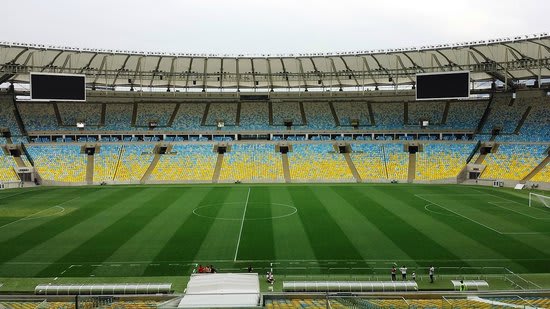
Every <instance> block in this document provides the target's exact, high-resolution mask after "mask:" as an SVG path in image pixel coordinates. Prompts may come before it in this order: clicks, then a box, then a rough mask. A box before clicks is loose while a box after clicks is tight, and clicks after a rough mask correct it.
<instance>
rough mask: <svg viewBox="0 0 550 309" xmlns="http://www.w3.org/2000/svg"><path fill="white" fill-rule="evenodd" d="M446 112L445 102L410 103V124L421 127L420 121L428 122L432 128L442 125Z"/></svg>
mask: <svg viewBox="0 0 550 309" xmlns="http://www.w3.org/2000/svg"><path fill="white" fill-rule="evenodd" d="M444 111H445V102H441V101H433V102H432V101H424V102H410V103H409V119H408V120H409V124H410V125H419V124H420V121H422V120H428V121H429V122H430V126H434V125H440V124H441V120H442V119H443V112H444Z"/></svg>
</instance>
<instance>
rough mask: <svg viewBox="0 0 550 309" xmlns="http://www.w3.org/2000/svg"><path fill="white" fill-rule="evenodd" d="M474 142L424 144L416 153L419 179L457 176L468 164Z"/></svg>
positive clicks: (417, 177)
mask: <svg viewBox="0 0 550 309" xmlns="http://www.w3.org/2000/svg"><path fill="white" fill-rule="evenodd" d="M473 149H474V144H424V151H423V152H417V153H416V177H415V179H417V180H438V179H448V178H456V176H457V175H458V173H459V172H460V171H461V170H462V168H464V166H465V165H466V159H467V158H468V156H469V155H470V153H471V152H472V150H473Z"/></svg>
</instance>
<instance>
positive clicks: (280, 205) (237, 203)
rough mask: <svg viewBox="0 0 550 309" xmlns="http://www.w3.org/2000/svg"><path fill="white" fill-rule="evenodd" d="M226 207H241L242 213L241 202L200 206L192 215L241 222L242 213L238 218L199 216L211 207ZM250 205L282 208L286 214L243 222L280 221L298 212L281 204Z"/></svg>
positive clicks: (258, 203) (254, 203) (253, 203)
mask: <svg viewBox="0 0 550 309" xmlns="http://www.w3.org/2000/svg"><path fill="white" fill-rule="evenodd" d="M226 205H230V206H234V205H242V209H241V210H242V211H244V205H243V203H242V202H230V203H212V204H206V205H201V206H199V207H197V208H195V209H193V214H194V215H195V216H198V217H202V218H208V219H213V220H228V221H241V220H243V218H242V211H241V213H240V214H239V217H238V218H225V217H213V216H209V215H205V214H201V210H205V209H208V208H213V207H223V206H226ZM250 205H265V206H278V207H282V208H284V209H286V211H285V212H286V213H284V214H283V215H279V216H270V217H259V218H244V220H249V221H253V220H269V219H281V218H286V217H290V216H292V215H294V214H295V213H297V212H298V209H297V208H296V207H294V206H292V205H287V204H281V203H262V202H250V203H248V206H250ZM247 212H248V211H247Z"/></svg>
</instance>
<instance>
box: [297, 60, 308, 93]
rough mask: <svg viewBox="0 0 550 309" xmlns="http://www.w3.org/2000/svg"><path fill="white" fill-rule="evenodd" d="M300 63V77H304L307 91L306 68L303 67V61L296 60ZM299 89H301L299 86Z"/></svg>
mask: <svg viewBox="0 0 550 309" xmlns="http://www.w3.org/2000/svg"><path fill="white" fill-rule="evenodd" d="M295 59H296V60H297V61H298V69H299V71H300V75H301V76H302V81H303V82H304V89H306V90H307V80H306V74H305V73H304V66H303V65H302V60H301V59H300V58H295ZM298 87H300V86H299V85H298Z"/></svg>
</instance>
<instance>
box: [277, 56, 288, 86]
mask: <svg viewBox="0 0 550 309" xmlns="http://www.w3.org/2000/svg"><path fill="white" fill-rule="evenodd" d="M279 60H281V65H282V66H283V75H284V76H283V77H284V79H285V80H286V84H287V87H288V89H290V81H289V80H288V72H287V70H286V67H285V62H284V61H283V58H279Z"/></svg>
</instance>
